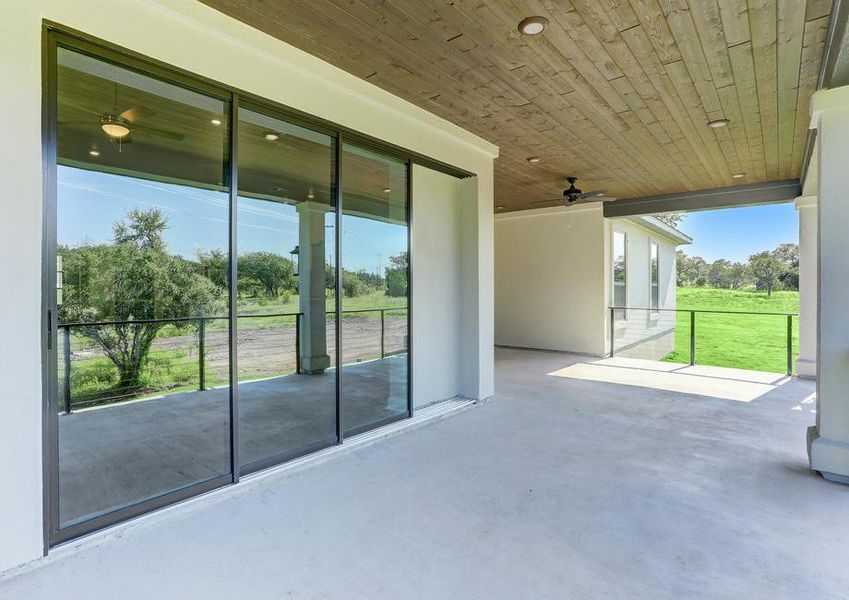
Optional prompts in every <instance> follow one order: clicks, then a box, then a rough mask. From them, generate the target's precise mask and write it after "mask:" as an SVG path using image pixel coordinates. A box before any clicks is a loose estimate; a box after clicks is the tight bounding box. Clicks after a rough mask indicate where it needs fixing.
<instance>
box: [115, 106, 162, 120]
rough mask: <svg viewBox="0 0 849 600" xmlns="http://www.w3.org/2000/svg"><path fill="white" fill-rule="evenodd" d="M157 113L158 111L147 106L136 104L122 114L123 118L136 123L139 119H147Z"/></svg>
mask: <svg viewBox="0 0 849 600" xmlns="http://www.w3.org/2000/svg"><path fill="white" fill-rule="evenodd" d="M155 114H156V111H153V110H151V109H149V108H147V107H146V106H134V107H133V108H128V109H127V110H125V111H124V112H122V113H121V114H120V117H121V118H122V119H127V120H128V121H129V122H130V123H135V122H136V121H137V120H139V119H147V118H149V117H152V116H154V115H155Z"/></svg>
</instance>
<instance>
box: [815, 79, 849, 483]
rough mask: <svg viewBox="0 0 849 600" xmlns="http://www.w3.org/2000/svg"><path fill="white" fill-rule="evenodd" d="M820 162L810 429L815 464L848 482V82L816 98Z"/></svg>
mask: <svg viewBox="0 0 849 600" xmlns="http://www.w3.org/2000/svg"><path fill="white" fill-rule="evenodd" d="M811 127H815V128H816V129H817V146H818V152H817V159H818V160H817V164H818V165H819V177H818V180H819V193H818V194H817V196H818V198H819V228H818V229H819V274H818V282H819V294H818V298H819V310H818V315H817V317H818V323H817V328H818V336H817V424H816V426H814V427H811V428H810V430H809V431H808V447H809V450H808V454H809V457H810V461H811V468H813V469H815V470H817V471H819V472H820V473H822V475H823V477H825V478H826V479H830V480H832V481H840V482H842V483H849V264H847V240H849V191H847V190H849V188H847V185H846V174H847V165H849V86H847V87H841V88H836V89H833V90H821V91H819V92H817V93H816V94H814V97H813V101H812V122H811Z"/></svg>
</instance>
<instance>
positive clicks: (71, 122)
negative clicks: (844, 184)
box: [56, 120, 98, 125]
mask: <svg viewBox="0 0 849 600" xmlns="http://www.w3.org/2000/svg"><path fill="white" fill-rule="evenodd" d="M56 124H57V125H97V124H98V123H97V121H94V120H91V121H57V122H56Z"/></svg>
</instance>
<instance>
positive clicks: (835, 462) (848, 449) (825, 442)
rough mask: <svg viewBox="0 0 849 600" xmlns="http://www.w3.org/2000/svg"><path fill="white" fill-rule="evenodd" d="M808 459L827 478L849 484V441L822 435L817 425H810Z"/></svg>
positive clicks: (814, 468) (812, 466) (813, 467)
mask: <svg viewBox="0 0 849 600" xmlns="http://www.w3.org/2000/svg"><path fill="white" fill-rule="evenodd" d="M808 459H809V460H810V463H811V468H812V469H813V470H815V471H819V473H820V475H822V476H823V477H824V478H825V479H827V480H829V481H834V482H836V483H845V484H849V443H846V442H841V441H839V440H830V439H827V438H824V437H821V436H820V434H819V433H818V432H817V428H816V426H811V427H808Z"/></svg>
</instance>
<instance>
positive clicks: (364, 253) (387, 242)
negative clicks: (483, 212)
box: [340, 144, 409, 435]
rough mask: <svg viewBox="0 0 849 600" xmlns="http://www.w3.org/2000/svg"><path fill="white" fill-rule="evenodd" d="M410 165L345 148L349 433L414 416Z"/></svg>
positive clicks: (344, 381) (344, 401)
mask: <svg viewBox="0 0 849 600" xmlns="http://www.w3.org/2000/svg"><path fill="white" fill-rule="evenodd" d="M407 177H408V174H407V164H406V163H405V162H403V161H400V160H397V159H394V158H389V157H387V156H384V155H381V154H378V153H375V152H372V151H371V150H367V149H365V148H361V147H358V146H356V145H353V144H344V146H343V149H342V191H343V199H342V209H343V210H342V267H343V270H342V296H341V305H342V309H341V315H340V322H341V340H342V365H343V366H342V377H341V388H340V389H341V407H342V423H343V425H344V429H345V435H352V434H355V433H357V432H360V431H365V430H367V429H371V428H372V427H376V426H379V425H381V424H383V423H386V422H389V421H391V420H394V419H397V418H400V417H403V416H406V415H407V414H408V395H409V394H408V377H407V374H408V366H407V357H408V351H407V350H408V347H409V328H408V322H409V321H408V319H409V314H408V309H407V307H408V298H409V283H408V282H409V277H408V274H409V269H408V265H409V245H408V223H409V210H408V208H409V207H408V198H407Z"/></svg>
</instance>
